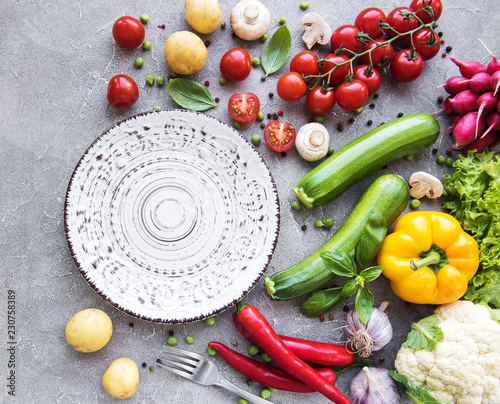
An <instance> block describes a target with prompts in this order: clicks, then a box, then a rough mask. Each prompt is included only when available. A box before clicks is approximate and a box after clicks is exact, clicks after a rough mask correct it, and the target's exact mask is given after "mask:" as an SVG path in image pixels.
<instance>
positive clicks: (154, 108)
mask: <svg viewBox="0 0 500 404" xmlns="http://www.w3.org/2000/svg"><path fill="white" fill-rule="evenodd" d="M153 111H161V107H160V106H159V105H155V106H154V107H153Z"/></svg>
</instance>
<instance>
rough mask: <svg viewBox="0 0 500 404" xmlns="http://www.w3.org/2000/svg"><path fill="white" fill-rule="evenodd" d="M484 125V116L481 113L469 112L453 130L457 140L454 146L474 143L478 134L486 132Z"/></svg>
mask: <svg viewBox="0 0 500 404" xmlns="http://www.w3.org/2000/svg"><path fill="white" fill-rule="evenodd" d="M484 126H485V119H484V116H483V115H479V114H478V113H477V111H473V112H469V113H468V114H466V115H464V117H463V118H462V119H460V122H458V123H457V126H455V129H454V130H453V140H455V144H454V145H453V146H452V148H453V149H460V148H462V146H465V145H467V144H469V143H472V142H473V141H474V140H476V138H477V137H478V136H477V134H482V133H483V132H484Z"/></svg>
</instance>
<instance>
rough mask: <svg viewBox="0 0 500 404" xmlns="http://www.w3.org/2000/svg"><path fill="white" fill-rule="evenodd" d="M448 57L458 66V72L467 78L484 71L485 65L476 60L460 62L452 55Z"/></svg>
mask: <svg viewBox="0 0 500 404" xmlns="http://www.w3.org/2000/svg"><path fill="white" fill-rule="evenodd" d="M450 59H451V61H452V62H453V63H455V64H456V65H457V66H458V67H459V68H460V74H461V75H462V76H464V77H465V78H467V79H470V78H472V76H474V75H475V74H476V73H479V72H485V71H486V66H485V65H483V64H481V63H479V62H476V61H470V62H462V61H461V60H458V59H457V58H456V57H454V56H450Z"/></svg>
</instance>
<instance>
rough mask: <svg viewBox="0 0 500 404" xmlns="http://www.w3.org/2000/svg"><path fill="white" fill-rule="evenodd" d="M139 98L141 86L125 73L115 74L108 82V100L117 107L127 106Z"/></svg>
mask: <svg viewBox="0 0 500 404" xmlns="http://www.w3.org/2000/svg"><path fill="white" fill-rule="evenodd" d="M138 98H139V88H138V87H137V84H136V83H135V81H134V80H133V79H131V78H130V77H129V76H125V75H124V74H118V75H116V76H114V77H113V78H112V79H111V80H110V81H109V84H108V102H109V103H110V104H111V105H112V106H113V107H116V108H127V107H130V106H131V105H133V104H134V103H135V102H136V101H137V99H138Z"/></svg>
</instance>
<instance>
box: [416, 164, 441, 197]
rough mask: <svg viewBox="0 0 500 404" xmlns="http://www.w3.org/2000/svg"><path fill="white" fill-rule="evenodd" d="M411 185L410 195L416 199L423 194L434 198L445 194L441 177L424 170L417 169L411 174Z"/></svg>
mask: <svg viewBox="0 0 500 404" xmlns="http://www.w3.org/2000/svg"><path fill="white" fill-rule="evenodd" d="M408 182H409V184H410V186H411V187H412V188H411V189H410V195H411V196H412V197H413V198H415V199H420V198H422V197H423V196H427V197H428V198H431V199H434V198H439V197H440V196H441V195H442V194H443V184H442V183H441V181H439V179H437V178H436V177H434V176H433V175H431V174H428V173H426V172H423V171H417V172H415V173H413V174H412V175H411V176H410V180H409V181H408Z"/></svg>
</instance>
